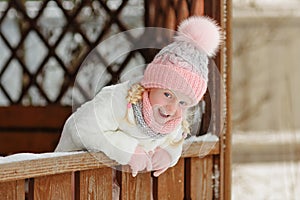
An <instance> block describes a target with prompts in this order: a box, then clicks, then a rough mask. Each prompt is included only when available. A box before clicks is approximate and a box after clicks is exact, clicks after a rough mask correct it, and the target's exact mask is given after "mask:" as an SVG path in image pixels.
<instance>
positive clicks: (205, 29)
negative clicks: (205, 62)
mask: <svg viewBox="0 0 300 200" xmlns="http://www.w3.org/2000/svg"><path fill="white" fill-rule="evenodd" d="M175 40H176V41H186V42H192V43H194V44H195V45H196V46H197V47H198V48H200V49H201V50H203V51H205V53H206V54H207V55H208V56H214V55H215V53H216V51H217V49H218V48H219V45H220V43H221V40H222V38H221V30H220V27H219V26H218V25H217V24H216V22H215V21H213V20H212V19H210V18H208V17H200V16H193V17H190V18H188V19H186V20H184V21H183V22H182V23H181V24H180V25H179V27H178V36H177V37H176V38H175Z"/></svg>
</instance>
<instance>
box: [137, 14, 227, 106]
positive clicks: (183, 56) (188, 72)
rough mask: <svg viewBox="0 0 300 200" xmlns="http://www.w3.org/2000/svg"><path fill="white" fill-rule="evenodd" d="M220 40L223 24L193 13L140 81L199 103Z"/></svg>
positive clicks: (150, 86) (144, 84)
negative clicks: (220, 24) (212, 57)
mask: <svg viewBox="0 0 300 200" xmlns="http://www.w3.org/2000/svg"><path fill="white" fill-rule="evenodd" d="M221 40H222V38H221V31H220V27H219V26H218V25H217V24H216V23H215V22H214V21H213V20H212V19H210V18H208V17H200V16H194V17H190V18H188V19H186V20H184V21H183V22H182V23H181V24H180V25H179V27H178V35H177V36H175V37H174V42H172V43H171V44H169V45H168V46H166V47H164V48H163V49H162V50H161V51H160V52H159V53H158V54H157V55H156V56H155V58H154V60H153V61H152V62H151V63H150V64H149V65H148V66H147V68H146V70H145V73H144V77H143V79H142V81H141V84H142V85H143V86H144V87H145V88H162V89H169V90H173V91H177V92H181V93H182V94H185V95H187V96H188V97H189V98H190V99H191V100H192V102H193V105H195V104H197V103H198V102H199V101H200V99H201V98H202V96H203V95H204V93H205V91H206V89H207V81H208V68H207V65H208V59H209V57H211V56H214V55H215V53H216V51H217V50H218V47H219V45H220V42H221Z"/></svg>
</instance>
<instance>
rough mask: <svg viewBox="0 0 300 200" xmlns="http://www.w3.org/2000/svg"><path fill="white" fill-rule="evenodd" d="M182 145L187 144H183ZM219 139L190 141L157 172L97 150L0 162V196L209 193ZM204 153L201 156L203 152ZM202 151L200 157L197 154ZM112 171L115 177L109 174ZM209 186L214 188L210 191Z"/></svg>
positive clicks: (140, 198)
mask: <svg viewBox="0 0 300 200" xmlns="http://www.w3.org/2000/svg"><path fill="white" fill-rule="evenodd" d="M187 147H188V148H187ZM217 154H219V143H218V142H217V143H215V142H193V143H192V144H189V145H186V144H185V151H184V152H183V154H182V157H181V159H180V160H179V162H178V163H177V165H176V166H174V167H172V168H170V169H168V170H167V171H166V172H165V173H163V174H162V175H160V176H159V177H158V178H156V177H153V176H152V174H151V173H150V172H148V173H140V174H138V175H137V176H136V177H135V178H134V177H132V175H131V173H129V172H125V171H126V170H117V174H116V176H115V175H114V171H115V170H114V168H120V169H122V168H125V167H124V166H122V167H121V166H117V163H116V162H114V161H112V160H110V159H109V158H107V157H106V156H105V155H104V154H102V153H86V152H81V153H78V154H72V155H66V156H58V157H49V158H42V159H34V160H24V161H17V162H12V163H6V164H0V199H1V200H21V199H22V200H24V199H42V200H44V199H55V200H68V199H82V200H86V199H100V200H102V199H105V200H106V199H112V195H113V187H112V186H113V183H114V182H116V181H117V182H118V185H119V188H120V199H122V200H123V199H128V200H131V199H137V200H144V199H152V198H153V199H172V200H176V199H180V200H182V199H197V200H201V199H205V200H209V199H214V196H215V195H216V193H215V192H216V191H218V189H217V188H214V187H213V186H214V185H215V187H217V186H218V184H217V183H218V181H219V180H217V179H216V177H217V176H216V174H214V172H215V168H216V165H215V164H214V156H217ZM204 155H205V156H204ZM203 156H204V157H203ZM115 177H116V178H115ZM214 190H215V191H214Z"/></svg>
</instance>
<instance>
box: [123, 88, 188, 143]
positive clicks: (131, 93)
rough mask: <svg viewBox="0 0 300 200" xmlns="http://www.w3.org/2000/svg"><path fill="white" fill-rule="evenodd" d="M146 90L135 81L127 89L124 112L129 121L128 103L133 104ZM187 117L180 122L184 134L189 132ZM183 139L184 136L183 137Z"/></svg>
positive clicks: (140, 98)
mask: <svg viewBox="0 0 300 200" xmlns="http://www.w3.org/2000/svg"><path fill="white" fill-rule="evenodd" d="M145 91H146V89H145V88H144V87H143V86H142V85H141V84H139V83H136V84H133V85H132V86H131V87H130V89H129V90H128V95H127V97H126V100H127V101H128V105H129V106H127V112H126V117H125V118H126V120H127V121H128V122H129V123H131V122H130V120H129V118H128V116H129V110H130V108H131V107H130V105H131V104H135V103H137V102H138V101H140V100H142V98H143V93H144V92H145ZM188 121H189V119H188V117H187V116H185V118H184V119H183V120H182V122H181V126H182V129H183V132H184V133H185V134H190V123H189V122H188ZM183 139H184V138H183ZM182 141H183V140H180V141H177V142H174V144H175V143H176V144H179V143H180V142H182Z"/></svg>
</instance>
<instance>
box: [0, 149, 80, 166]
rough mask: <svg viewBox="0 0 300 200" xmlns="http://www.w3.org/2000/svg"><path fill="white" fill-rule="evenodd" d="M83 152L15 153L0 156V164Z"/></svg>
mask: <svg viewBox="0 0 300 200" xmlns="http://www.w3.org/2000/svg"><path fill="white" fill-rule="evenodd" d="M79 153H83V151H78V152H50V153H17V154H13V155H10V156H5V157H0V164H6V163H12V162H20V161H26V160H37V159H42V158H53V157H60V156H70V155H75V154H79Z"/></svg>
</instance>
